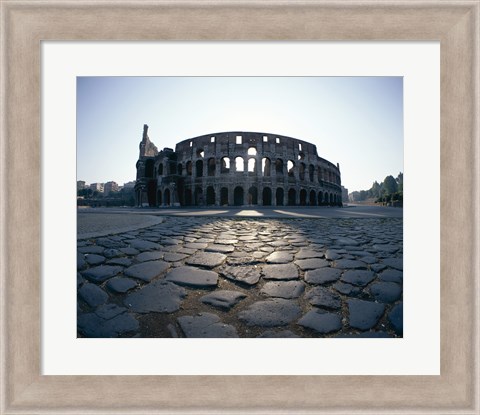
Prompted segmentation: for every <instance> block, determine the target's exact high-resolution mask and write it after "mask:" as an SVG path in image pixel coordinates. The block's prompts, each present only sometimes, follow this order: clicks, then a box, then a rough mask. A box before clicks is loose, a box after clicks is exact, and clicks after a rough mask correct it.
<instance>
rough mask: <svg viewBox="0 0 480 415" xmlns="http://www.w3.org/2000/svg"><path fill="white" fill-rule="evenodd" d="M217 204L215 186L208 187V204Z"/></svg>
mask: <svg viewBox="0 0 480 415" xmlns="http://www.w3.org/2000/svg"><path fill="white" fill-rule="evenodd" d="M214 204H215V189H214V188H213V186H208V187H207V206H212V205H214Z"/></svg>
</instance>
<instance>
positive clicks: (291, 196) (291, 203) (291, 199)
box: [288, 189, 297, 206]
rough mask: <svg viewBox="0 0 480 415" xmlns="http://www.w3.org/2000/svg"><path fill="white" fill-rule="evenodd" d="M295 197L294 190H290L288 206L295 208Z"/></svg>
mask: <svg viewBox="0 0 480 415" xmlns="http://www.w3.org/2000/svg"><path fill="white" fill-rule="evenodd" d="M296 197H297V192H296V191H295V189H290V190H289V191H288V206H295V199H296Z"/></svg>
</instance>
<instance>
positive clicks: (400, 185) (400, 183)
mask: <svg viewBox="0 0 480 415" xmlns="http://www.w3.org/2000/svg"><path fill="white" fill-rule="evenodd" d="M396 180H397V184H398V191H399V192H403V173H402V172H400V173H398V176H397V179H396Z"/></svg>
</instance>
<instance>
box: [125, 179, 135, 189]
mask: <svg viewBox="0 0 480 415" xmlns="http://www.w3.org/2000/svg"><path fill="white" fill-rule="evenodd" d="M134 187H135V180H133V181H131V182H127V183H123V188H124V189H125V190H127V189H133V188H134Z"/></svg>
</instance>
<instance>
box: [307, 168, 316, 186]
mask: <svg viewBox="0 0 480 415" xmlns="http://www.w3.org/2000/svg"><path fill="white" fill-rule="evenodd" d="M314 172H315V167H313V164H310V165H309V166H308V179H309V180H310V181H311V182H313V176H314Z"/></svg>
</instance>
